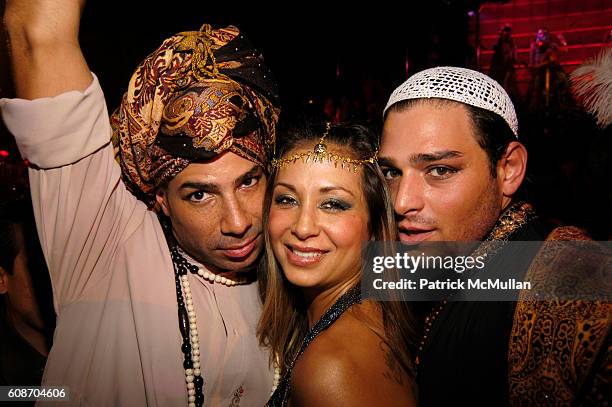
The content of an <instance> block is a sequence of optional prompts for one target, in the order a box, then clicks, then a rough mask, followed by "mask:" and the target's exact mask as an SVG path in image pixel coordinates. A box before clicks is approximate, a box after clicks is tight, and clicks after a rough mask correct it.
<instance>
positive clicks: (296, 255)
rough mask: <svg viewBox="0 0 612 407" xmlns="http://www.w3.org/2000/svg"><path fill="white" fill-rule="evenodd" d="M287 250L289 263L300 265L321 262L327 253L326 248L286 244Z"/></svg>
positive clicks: (304, 265)
mask: <svg viewBox="0 0 612 407" xmlns="http://www.w3.org/2000/svg"><path fill="white" fill-rule="evenodd" d="M285 250H286V252H287V260H288V261H289V263H291V264H293V265H294V266H298V267H306V266H311V265H313V264H317V263H319V262H320V261H321V260H322V259H323V257H324V256H325V253H327V252H326V251H325V250H320V249H316V248H312V247H303V248H299V247H294V246H289V245H285Z"/></svg>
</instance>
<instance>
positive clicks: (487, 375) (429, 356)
mask: <svg viewBox="0 0 612 407" xmlns="http://www.w3.org/2000/svg"><path fill="white" fill-rule="evenodd" d="M502 218H503V222H498V223H497V224H496V226H495V228H494V230H493V231H492V232H491V234H490V235H489V238H491V236H493V239H496V238H500V239H502V240H507V241H545V240H546V241H552V240H555V241H563V240H572V241H573V240H586V239H587V238H586V236H585V235H584V233H583V232H582V231H580V230H579V229H577V228H573V227H561V228H556V229H554V230H552V231H551V230H550V229H547V228H546V227H544V226H543V225H542V224H541V223H540V222H538V221H537V219H535V216H533V210H532V209H531V207H530V206H529V205H528V204H525V203H519V204H515V205H513V206H512V207H511V208H509V209H508V210H507V211H506V212H505V213H504V215H503V216H502ZM513 247H514V246H512V247H508V248H507V249H505V250H502V251H501V252H500V253H498V254H497V255H495V256H494V258H493V259H492V261H491V262H490V263H489V264H488V265H487V267H502V266H504V265H506V266H507V264H508V262H512V267H519V268H521V270H522V274H523V275H524V276H525V278H526V279H528V280H529V281H532V282H534V283H535V284H538V285H539V286H544V287H550V290H551V291H553V290H555V289H559V288H560V286H561V285H563V284H567V282H568V281H571V282H572V284H573V286H572V287H562V288H563V289H565V290H580V289H586V290H588V286H589V285H590V284H610V282H605V281H600V282H597V281H592V279H581V278H580V277H579V276H578V277H577V278H564V277H567V276H563V274H564V273H566V271H565V269H566V268H564V267H563V264H564V261H566V260H567V258H568V256H569V257H571V256H572V253H568V252H567V251H568V250H569V249H568V247H567V246H562V245H560V246H559V248H558V249H551V248H550V247H551V246H548V245H547V246H546V248H547V249H546V250H543V249H541V250H537V249H535V250H534V252H533V253H530V254H528V255H525V254H524V253H522V254H521V255H520V256H519V255H517V253H513V250H515V249H513ZM603 259H604V258H602V257H598V256H596V255H594V256H593V258H591V259H589V260H588V261H590V262H592V263H593V267H599V268H601V262H602V261H603ZM609 260H610V259H609V257H608V258H607V261H608V262H609ZM567 272H568V273H569V272H571V271H567ZM581 286H582V287H581ZM611 321H612V307H611V306H610V304H609V303H606V302H595V301H534V300H529V299H527V298H526V297H524V295H523V293H521V294H520V295H519V298H518V301H517V302H510V301H506V302H466V301H464V302H448V303H447V304H446V305H445V306H444V307H443V308H442V310H441V311H439V313H438V314H437V316H436V317H435V321H434V322H433V324H432V325H431V327H430V331H429V333H428V335H427V337H426V340H425V342H424V345H423V348H422V351H421V352H420V354H419V358H418V360H419V363H418V365H417V383H418V386H419V405H420V406H425V407H427V406H450V405H452V406H464V405H465V406H506V405H511V406H549V405H550V406H564V405H568V406H569V405H597V406H600V405H606V404H605V403H606V402H609V401H608V400H607V398H609V393H610V390H609V388H610V372H611V369H612V360H611V356H610V355H611V352H610V344H611V339H610V327H611Z"/></svg>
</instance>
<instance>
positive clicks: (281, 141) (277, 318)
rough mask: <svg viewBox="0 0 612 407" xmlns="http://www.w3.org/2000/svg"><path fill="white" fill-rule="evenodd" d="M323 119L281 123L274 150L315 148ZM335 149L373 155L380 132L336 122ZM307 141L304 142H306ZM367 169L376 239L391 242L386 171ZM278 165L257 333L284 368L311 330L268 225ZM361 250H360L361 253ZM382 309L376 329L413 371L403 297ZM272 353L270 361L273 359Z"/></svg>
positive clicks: (331, 138) (330, 140) (331, 136)
mask: <svg viewBox="0 0 612 407" xmlns="http://www.w3.org/2000/svg"><path fill="white" fill-rule="evenodd" d="M325 127H326V125H325V124H324V123H318V124H308V123H299V124H297V125H291V126H287V127H285V128H284V129H281V130H280V131H279V134H278V139H277V140H278V142H277V145H276V151H275V155H276V157H277V158H282V157H284V156H286V155H287V154H288V153H289V152H291V151H292V150H293V149H294V148H296V147H297V148H299V149H300V150H301V149H302V148H304V149H311V148H313V147H314V145H315V144H317V142H318V141H319V139H320V138H321V136H322V135H323V134H324V132H325ZM325 142H326V143H327V144H328V145H330V144H331V145H333V149H334V150H340V151H342V154H348V155H349V156H350V157H351V158H357V159H368V158H370V157H372V156H373V155H374V153H375V152H376V151H377V150H378V142H377V139H376V137H375V136H374V135H373V134H372V133H371V132H370V131H369V130H368V129H367V128H365V127H363V126H360V125H352V124H339V125H332V126H331V128H330V130H329V132H328V135H327V136H326V138H325ZM304 145H305V146H304ZM358 168H359V169H360V170H361V173H362V188H363V194H364V198H365V202H366V203H367V210H368V230H369V232H370V235H371V237H372V239H374V240H377V241H386V242H388V243H389V244H390V245H392V242H394V241H396V240H397V228H396V223H395V218H394V213H393V208H392V206H391V199H390V196H389V192H388V190H387V186H386V183H385V180H384V177H383V175H382V173H381V171H380V168H379V167H378V164H377V163H376V162H375V163H373V164H369V163H368V164H365V165H362V166H359V167H358ZM277 173H278V170H277V169H274V168H273V169H271V171H270V178H269V180H268V187H267V190H266V196H265V200H264V210H263V222H264V225H266V230H265V232H264V236H265V243H266V250H265V254H264V256H262V261H261V264H260V267H259V287H260V295H261V298H262V301H263V311H262V317H261V319H260V322H259V325H258V329H257V335H258V338H259V341H260V343H261V344H262V345H264V346H267V347H269V348H270V349H271V350H272V352H271V358H273V357H274V355H276V356H277V357H278V358H279V362H280V366H281V370H282V371H283V372H284V371H285V369H286V368H287V366H289V364H290V363H291V362H292V361H293V359H294V358H295V356H296V354H297V352H298V351H299V348H300V346H301V343H302V341H303V339H304V337H305V335H306V334H307V332H308V322H307V318H306V309H305V308H306V307H305V304H304V303H303V301H302V295H301V292H300V290H299V289H298V288H297V287H295V286H293V285H292V284H291V283H289V281H288V280H287V279H286V278H285V276H284V274H283V272H282V269H281V267H280V265H279V264H278V262H277V260H276V258H275V257H274V253H273V251H272V245H271V241H270V235H269V233H268V230H267V225H268V222H269V214H270V207H271V204H272V192H273V189H274V184H275V180H276V176H277ZM360 255H361V254H360ZM376 306H377V307H378V309H379V310H380V311H381V314H382V326H383V329H384V332H380V329H379V330H378V331H377V330H376V329H375V328H372V329H373V330H374V331H375V332H377V333H378V334H379V335H380V336H381V338H382V340H383V341H384V342H385V343H386V344H387V346H388V347H389V350H390V352H391V353H392V354H393V355H394V356H395V359H396V360H397V361H398V363H399V364H400V365H401V366H402V368H403V369H404V371H405V372H406V373H407V374H409V375H413V372H414V368H413V362H412V357H413V355H414V349H415V346H414V345H415V331H416V328H415V321H414V318H413V314H412V312H411V310H410V308H409V307H408V305H407V304H406V303H404V302H400V301H384V302H379V303H377V304H376ZM272 362H273V361H272V359H271V363H272Z"/></svg>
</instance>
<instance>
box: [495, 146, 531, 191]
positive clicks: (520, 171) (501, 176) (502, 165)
mask: <svg viewBox="0 0 612 407" xmlns="http://www.w3.org/2000/svg"><path fill="white" fill-rule="evenodd" d="M526 171H527V149H526V148H525V146H524V145H522V144H521V143H519V142H518V141H513V142H511V143H510V144H508V147H506V152H505V153H504V155H503V156H502V158H501V159H500V160H499V162H498V163H497V177H498V182H499V184H500V187H501V192H502V194H503V195H504V197H505V198H512V196H513V195H514V194H515V193H516V191H517V190H518V189H519V187H520V186H521V184H522V183H523V180H524V179H525V174H526Z"/></svg>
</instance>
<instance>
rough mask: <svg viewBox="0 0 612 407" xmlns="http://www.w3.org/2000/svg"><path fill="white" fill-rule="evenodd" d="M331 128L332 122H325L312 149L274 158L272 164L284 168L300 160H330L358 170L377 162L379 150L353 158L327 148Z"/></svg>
mask: <svg viewBox="0 0 612 407" xmlns="http://www.w3.org/2000/svg"><path fill="white" fill-rule="evenodd" d="M330 129H331V123H330V122H327V123H326V124H325V132H324V133H323V135H322V136H321V138H320V139H319V142H318V143H317V144H315V146H314V148H313V150H312V151H301V152H297V153H294V154H291V155H289V156H286V157H282V158H274V159H272V163H271V164H270V165H271V166H272V168H284V167H286V166H287V164H295V163H296V162H297V161H298V160H301V161H302V162H303V163H309V162H310V163H323V162H329V163H333V164H334V166H335V167H338V165H340V166H341V167H342V168H348V169H352V170H353V172H357V168H358V167H359V166H361V165H365V164H374V163H375V162H376V160H377V156H378V150H377V151H375V152H374V155H372V157H370V158H366V159H357V158H352V157H349V156H346V155H340V154H339V153H337V152H336V151H329V150H328V149H327V144H325V137H327V135H328V134H329V131H330Z"/></svg>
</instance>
